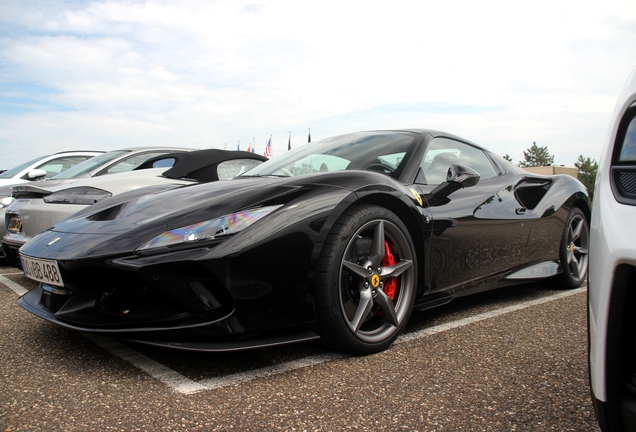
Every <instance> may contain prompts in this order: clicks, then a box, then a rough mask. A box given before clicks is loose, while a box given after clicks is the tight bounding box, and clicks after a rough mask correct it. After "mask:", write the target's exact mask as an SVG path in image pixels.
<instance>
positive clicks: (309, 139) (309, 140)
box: [307, 128, 311, 143]
mask: <svg viewBox="0 0 636 432" xmlns="http://www.w3.org/2000/svg"><path fill="white" fill-rule="evenodd" d="M307 142H308V143H310V142H311V128H309V136H308V137H307Z"/></svg>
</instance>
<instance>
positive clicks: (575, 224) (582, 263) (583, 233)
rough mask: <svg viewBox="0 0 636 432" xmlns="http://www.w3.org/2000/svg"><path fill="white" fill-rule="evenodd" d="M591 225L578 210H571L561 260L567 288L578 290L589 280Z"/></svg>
mask: <svg viewBox="0 0 636 432" xmlns="http://www.w3.org/2000/svg"><path fill="white" fill-rule="evenodd" d="M589 247H590V225H589V223H588V221H587V218H586V217H585V214H584V213H583V212H582V211H581V210H580V209H578V208H576V207H574V208H573V209H572V210H570V213H569V214H568V218H567V220H566V222H565V226H564V227H563V236H562V238H561V245H560V249H559V258H560V260H561V267H562V269H563V273H561V274H560V275H559V277H560V282H561V283H563V284H564V285H565V288H578V287H580V286H581V284H583V282H585V280H586V278H587V268H588V251H589Z"/></svg>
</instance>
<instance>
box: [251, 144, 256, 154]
mask: <svg viewBox="0 0 636 432" xmlns="http://www.w3.org/2000/svg"><path fill="white" fill-rule="evenodd" d="M255 148H256V145H254V147H252V153H254V149H255Z"/></svg>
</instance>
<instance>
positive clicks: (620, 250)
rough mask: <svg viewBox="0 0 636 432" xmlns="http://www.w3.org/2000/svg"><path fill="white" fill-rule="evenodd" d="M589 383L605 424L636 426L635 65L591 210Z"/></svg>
mask: <svg viewBox="0 0 636 432" xmlns="http://www.w3.org/2000/svg"><path fill="white" fill-rule="evenodd" d="M589 264H590V267H589V285H588V303H589V304H588V314H589V315H588V317H589V357H590V358H589V361H590V385H591V388H592V400H593V402H594V409H595V410H596V417H597V419H598V422H599V425H600V426H601V429H602V430H603V431H605V432H607V431H632V430H636V69H635V70H634V71H632V73H631V75H630V76H629V78H628V79H627V82H626V83H625V85H624V87H623V89H622V91H621V93H620V96H619V98H618V101H617V103H616V107H615V108H614V113H613V114H612V118H611V123H610V125H609V131H608V133H607V136H606V137H605V142H604V145H603V152H602V153H601V159H600V163H599V169H598V174H597V178H596V186H595V191H594V204H593V209H592V223H591V238H590V253H589Z"/></svg>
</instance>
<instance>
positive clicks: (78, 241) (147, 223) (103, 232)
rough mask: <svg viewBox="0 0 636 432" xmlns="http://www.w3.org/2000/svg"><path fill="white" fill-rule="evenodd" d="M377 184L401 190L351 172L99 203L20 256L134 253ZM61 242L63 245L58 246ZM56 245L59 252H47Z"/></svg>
mask: <svg viewBox="0 0 636 432" xmlns="http://www.w3.org/2000/svg"><path fill="white" fill-rule="evenodd" d="M378 183H384V185H383V187H384V188H385V190H386V189H387V188H393V187H394V186H395V187H399V184H398V183H397V182H396V181H395V180H393V179H390V178H389V177H387V176H384V175H382V174H378V173H371V172H363V171H346V172H342V173H337V172H334V173H324V174H309V175H305V176H299V177H291V178H269V177H267V178H266V177H263V178H249V177H248V178H238V179H234V180H226V181H218V182H214V183H206V184H196V185H190V186H182V187H178V186H175V185H157V186H151V187H148V188H140V189H136V190H134V191H130V192H125V193H123V194H120V195H117V196H115V197H112V198H109V199H106V200H103V201H100V202H98V203H96V204H94V205H92V206H89V207H87V208H85V209H84V210H82V211H80V212H78V213H76V214H75V215H73V216H71V217H70V218H68V219H65V220H63V221H61V222H59V223H57V224H56V225H55V226H54V227H53V228H51V229H50V230H49V231H45V232H44V233H41V234H40V235H38V236H36V237H34V238H33V239H32V240H31V241H29V242H28V243H27V244H26V245H24V246H23V248H22V249H21V252H23V253H25V254H26V255H32V256H40V257H44V256H48V257H51V258H58V257H59V258H61V257H60V256H59V255H58V256H56V254H55V253H54V250H55V249H57V248H58V247H59V248H64V249H65V251H64V253H63V254H62V255H65V257H66V258H68V259H77V258H83V257H87V256H96V255H99V254H110V255H114V254H124V253H130V252H132V251H133V250H135V249H136V248H138V247H139V246H140V245H141V244H144V243H145V242H147V241H149V240H151V239H153V238H155V237H156V236H158V235H160V234H163V233H164V232H166V231H168V230H171V229H174V228H179V227H183V226H187V225H191V224H195V223H199V222H203V221H208V220H212V219H215V218H218V217H221V216H224V215H228V214H231V213H235V212H237V211H240V210H245V209H249V208H256V207H260V206H266V205H280V204H285V203H287V202H289V201H291V200H293V199H295V198H298V197H300V196H301V195H303V194H305V193H308V192H310V191H315V190H316V189H323V190H324V189H332V190H339V191H340V193H338V195H339V196H340V197H343V196H347V195H349V194H351V193H352V192H353V191H354V190H356V189H361V188H365V187H368V186H369V185H373V184H378ZM339 199H341V198H339ZM58 237H59V238H62V239H63V240H62V241H59V242H58V240H56V239H57V238H58ZM52 240H53V241H55V242H56V243H55V245H54V246H55V247H51V248H48V247H46V245H47V243H49V242H51V241H52ZM67 244H68V246H66V245H67ZM106 244H107V245H108V247H105V246H104V245H106Z"/></svg>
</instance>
